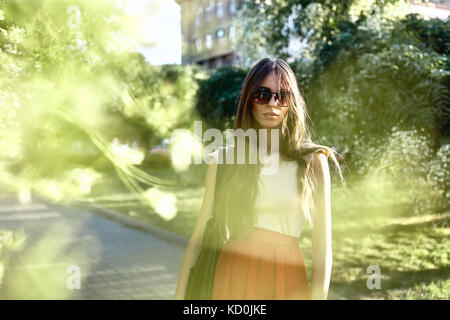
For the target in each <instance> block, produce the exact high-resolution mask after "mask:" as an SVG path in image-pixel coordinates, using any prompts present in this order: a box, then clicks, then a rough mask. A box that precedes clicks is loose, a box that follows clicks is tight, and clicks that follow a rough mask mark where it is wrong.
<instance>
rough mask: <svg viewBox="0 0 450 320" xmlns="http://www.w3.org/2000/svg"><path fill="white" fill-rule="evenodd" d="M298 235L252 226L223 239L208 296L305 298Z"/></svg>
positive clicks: (219, 298) (306, 290)
mask: <svg viewBox="0 0 450 320" xmlns="http://www.w3.org/2000/svg"><path fill="white" fill-rule="evenodd" d="M310 297H311V296H310V290H309V286H308V276H307V273H306V267H305V262H304V259H303V254H302V252H301V250H300V246H299V238H297V237H293V236H290V235H286V234H283V233H279V232H275V231H271V230H267V229H263V228H257V227H253V228H252V229H251V231H250V232H249V233H248V234H247V235H246V236H245V237H244V238H243V239H239V240H230V241H228V242H226V243H225V245H224V247H223V248H222V251H221V253H220V255H219V258H218V261H217V265H216V271H215V276H214V284H213V291H212V297H211V298H212V300H309V299H310Z"/></svg>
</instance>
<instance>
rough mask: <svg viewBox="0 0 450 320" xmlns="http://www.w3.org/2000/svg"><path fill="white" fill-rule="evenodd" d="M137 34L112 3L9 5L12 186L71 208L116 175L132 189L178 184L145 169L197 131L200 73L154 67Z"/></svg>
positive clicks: (0, 24) (0, 104) (6, 142)
mask: <svg viewBox="0 0 450 320" xmlns="http://www.w3.org/2000/svg"><path fill="white" fill-rule="evenodd" d="M130 25H132V21H130V17H128V16H126V15H125V14H124V12H123V11H122V10H121V9H120V8H118V7H117V6H115V4H114V3H112V2H110V1H104V0H97V1H94V2H91V1H87V0H82V1H77V2H76V3H74V2H73V1H68V0H62V1H56V0H42V1H32V0H20V1H18V0H14V1H13V0H6V1H1V2H0V49H1V50H0V73H1V74H2V77H1V78H0V111H1V112H0V137H1V139H0V177H1V179H0V180H1V181H2V184H4V185H7V186H8V187H9V188H10V189H13V190H24V191H26V190H32V191H34V192H37V193H38V194H41V195H42V196H44V197H47V198H50V199H52V200H55V201H66V202H69V201H71V200H72V199H77V198H79V197H83V196H86V195H88V194H89V193H90V192H91V189H92V187H93V186H94V185H96V184H98V183H100V182H101V181H102V179H103V178H104V176H105V175H108V174H111V173H113V172H114V171H115V172H116V173H117V174H118V176H119V178H120V179H121V180H122V182H123V183H124V184H125V185H126V186H127V187H128V188H129V189H130V190H134V191H136V190H138V191H143V189H142V186H141V185H140V184H139V183H141V184H144V185H152V186H154V185H160V184H169V185H170V183H168V182H166V181H164V180H162V179H159V178H157V177H155V176H151V175H149V174H147V173H146V172H145V171H143V170H141V169H139V168H138V167H137V166H138V165H141V164H142V163H143V160H144V159H145V155H146V153H147V150H148V148H149V143H150V142H155V141H156V142H158V141H159V140H160V139H161V138H163V137H166V136H167V135H168V134H169V132H170V131H171V130H173V129H174V128H176V127H179V126H181V127H183V126H187V125H188V123H189V122H190V121H189V120H188V119H189V117H190V116H191V114H192V112H193V111H194V107H193V99H194V96H195V92H196V88H197V83H196V80H195V78H196V75H197V73H198V72H197V71H196V69H195V68H190V67H188V68H184V67H181V66H161V67H155V66H150V65H149V64H148V63H147V62H146V61H145V60H144V58H143V56H142V55H141V54H139V53H135V52H134V47H133V40H134V35H133V34H132V33H131V31H130V29H129V28H128V26H130ZM130 146H132V147H130ZM138 182H139V183H138Z"/></svg>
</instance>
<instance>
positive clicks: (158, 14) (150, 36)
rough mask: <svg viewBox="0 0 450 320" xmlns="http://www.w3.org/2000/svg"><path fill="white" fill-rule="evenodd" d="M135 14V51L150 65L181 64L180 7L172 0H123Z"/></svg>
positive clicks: (129, 10)
mask: <svg viewBox="0 0 450 320" xmlns="http://www.w3.org/2000/svg"><path fill="white" fill-rule="evenodd" d="M119 1H120V0H119ZM122 2H123V3H124V4H123V5H122V8H123V9H124V10H125V12H126V13H127V14H130V15H132V16H136V21H137V34H138V38H139V40H140V41H139V42H140V44H139V45H138V50H139V52H141V53H142V54H143V55H144V56H145V59H146V60H147V61H148V62H149V63H150V64H153V65H161V64H171V63H176V64H180V63H181V17H180V11H181V10H180V6H179V5H178V4H177V3H176V2H175V0H122Z"/></svg>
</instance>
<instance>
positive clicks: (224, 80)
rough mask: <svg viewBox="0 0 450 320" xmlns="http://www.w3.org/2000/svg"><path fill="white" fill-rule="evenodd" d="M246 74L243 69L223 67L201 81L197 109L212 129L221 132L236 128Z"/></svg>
mask: <svg viewBox="0 0 450 320" xmlns="http://www.w3.org/2000/svg"><path fill="white" fill-rule="evenodd" d="M246 74H247V72H246V71H245V70H243V69H239V68H231V67H223V68H219V69H217V70H216V71H215V72H213V73H212V74H211V75H210V76H209V78H207V79H205V80H201V81H200V83H199V89H198V92H197V97H196V108H197V110H198V112H199V113H200V116H201V117H202V119H203V120H205V121H206V123H207V124H208V125H209V126H210V127H214V128H217V129H219V130H224V129H226V128H230V127H234V116H235V114H236V112H237V105H238V102H239V100H238V99H239V94H240V92H241V87H242V84H243V83H244V79H245V76H246Z"/></svg>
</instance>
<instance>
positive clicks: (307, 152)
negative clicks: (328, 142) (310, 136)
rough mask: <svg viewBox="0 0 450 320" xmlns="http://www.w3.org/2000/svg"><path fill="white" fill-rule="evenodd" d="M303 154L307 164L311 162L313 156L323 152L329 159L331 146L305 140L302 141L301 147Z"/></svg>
mask: <svg viewBox="0 0 450 320" xmlns="http://www.w3.org/2000/svg"><path fill="white" fill-rule="evenodd" d="M300 150H301V155H302V157H303V159H304V160H305V162H306V164H309V163H310V162H311V159H312V158H313V156H314V155H315V154H317V153H323V154H325V156H326V157H327V159H328V156H329V155H330V152H331V150H332V149H331V147H328V146H325V145H322V144H317V143H313V142H304V143H302V145H301V147H300Z"/></svg>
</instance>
